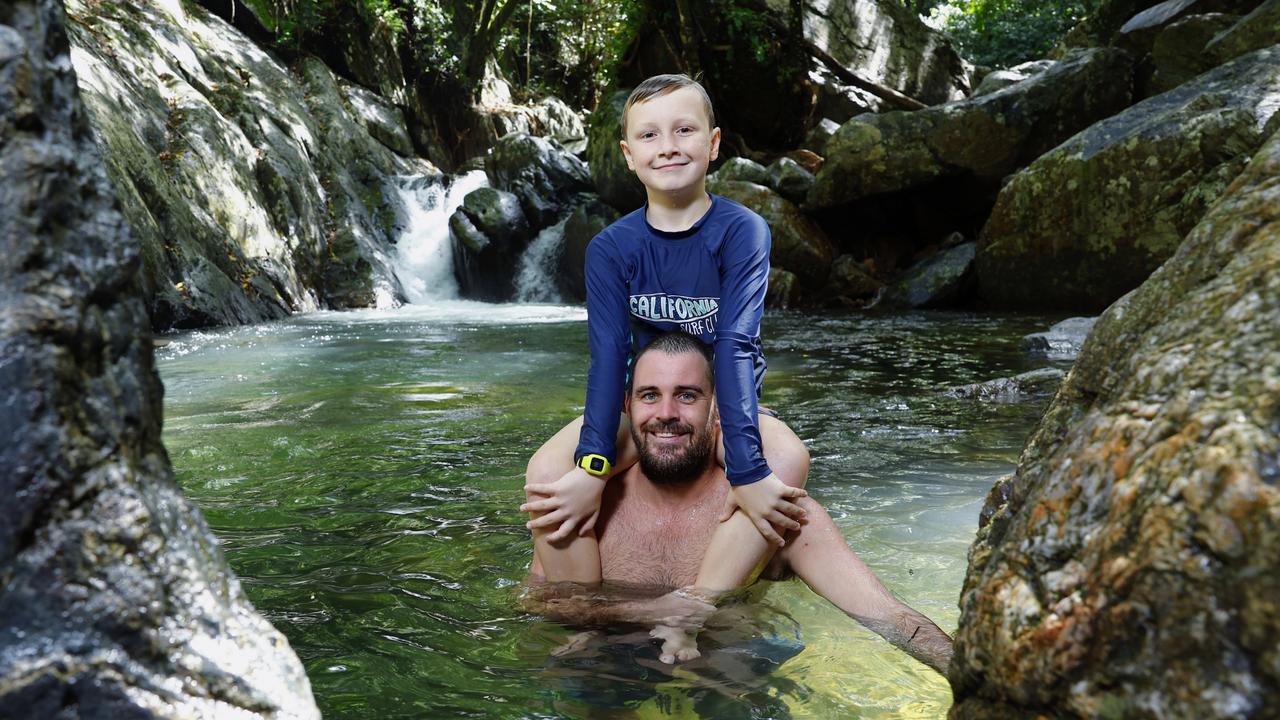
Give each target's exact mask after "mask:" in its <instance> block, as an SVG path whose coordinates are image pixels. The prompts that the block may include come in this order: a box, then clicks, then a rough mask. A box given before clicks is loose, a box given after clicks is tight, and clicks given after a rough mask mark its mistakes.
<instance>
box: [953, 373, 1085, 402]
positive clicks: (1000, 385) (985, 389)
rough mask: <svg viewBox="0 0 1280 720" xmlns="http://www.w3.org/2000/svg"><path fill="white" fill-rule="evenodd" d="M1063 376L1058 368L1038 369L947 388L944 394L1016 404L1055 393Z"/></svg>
mask: <svg viewBox="0 0 1280 720" xmlns="http://www.w3.org/2000/svg"><path fill="white" fill-rule="evenodd" d="M1065 375H1066V373H1065V372H1063V371H1061V370H1059V369H1058V368H1039V369H1037V370H1032V371H1030V372H1025V373H1021V374H1019V375H1014V376H1013V377H1007V378H997V379H995V380H988V381H986V382H980V383H975V384H973V385H960V386H958V387H953V388H949V389H948V390H947V391H946V394H947V395H950V396H951V397H958V398H965V399H968V400H989V401H994V402H1017V401H1020V400H1025V399H1026V398H1027V396H1030V395H1046V394H1049V393H1053V392H1055V391H1057V389H1058V385H1060V384H1061V383H1062V378H1063V377H1064V376H1065Z"/></svg>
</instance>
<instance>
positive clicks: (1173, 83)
mask: <svg viewBox="0 0 1280 720" xmlns="http://www.w3.org/2000/svg"><path fill="white" fill-rule="evenodd" d="M1239 19H1240V18H1239V17H1238V16H1235V15H1224V14H1222V13H1207V14H1204V15H1189V16H1187V17H1184V18H1182V19H1181V20H1178V21H1177V22H1175V23H1173V24H1171V25H1169V26H1168V27H1166V28H1164V29H1163V30H1161V31H1160V34H1159V35H1157V36H1156V40H1155V43H1154V44H1153V45H1152V46H1151V57H1150V63H1151V66H1152V67H1151V79H1150V80H1149V81H1147V83H1146V84H1145V86H1144V87H1143V88H1142V89H1141V92H1140V94H1141V96H1142V97H1151V96H1152V95H1159V94H1160V93H1163V92H1168V91H1169V90H1172V89H1174V88H1176V87H1178V86H1179V85H1181V84H1182V83H1184V82H1187V81H1188V80H1191V79H1192V78H1194V77H1196V76H1197V75H1199V74H1201V73H1203V72H1205V71H1206V70H1209V69H1211V68H1213V67H1214V66H1215V65H1219V64H1221V63H1219V62H1217V61H1215V59H1214V58H1213V56H1212V55H1211V54H1210V53H1207V52H1205V45H1206V44H1208V42H1209V41H1210V40H1212V39H1213V38H1214V37H1215V36H1216V35H1218V34H1219V33H1221V32H1223V31H1225V30H1228V29H1230V28H1231V27H1232V26H1234V25H1235V23H1236V21H1238V20H1239Z"/></svg>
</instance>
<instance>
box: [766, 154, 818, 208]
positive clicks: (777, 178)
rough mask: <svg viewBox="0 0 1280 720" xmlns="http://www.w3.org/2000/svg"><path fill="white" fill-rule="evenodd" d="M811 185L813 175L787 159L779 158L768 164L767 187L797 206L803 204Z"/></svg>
mask: <svg viewBox="0 0 1280 720" xmlns="http://www.w3.org/2000/svg"><path fill="white" fill-rule="evenodd" d="M813 183H814V177H813V173H811V172H809V171H808V170H806V169H804V167H802V166H801V165H800V163H798V162H796V161H795V160H792V159H791V158H789V157H780V158H778V159H777V160H774V161H773V162H772V163H770V164H769V186H770V187H772V188H773V189H774V190H777V191H778V194H779V195H781V196H782V197H784V198H786V199H788V200H790V201H791V202H793V203H796V204H797V205H798V204H800V203H803V202H804V199H805V197H806V196H807V195H808V194H809V189H810V188H812V187H813Z"/></svg>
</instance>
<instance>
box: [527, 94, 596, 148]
mask: <svg viewBox="0 0 1280 720" xmlns="http://www.w3.org/2000/svg"><path fill="white" fill-rule="evenodd" d="M534 108H535V112H536V116H537V118H538V130H539V131H540V133H541V134H542V135H545V136H547V137H549V138H551V139H552V140H555V141H556V142H558V143H560V144H561V145H564V146H565V147H566V148H568V146H569V145H570V144H571V143H574V142H578V141H585V140H586V138H587V129H586V126H585V125H583V124H582V117H581V116H580V115H579V114H578V113H577V112H575V111H574V109H573V108H571V107H569V106H568V105H567V104H566V103H565V102H564V101H563V100H561V99H560V98H557V97H545V98H543V99H541V100H539V101H538V103H537V105H535V106H534Z"/></svg>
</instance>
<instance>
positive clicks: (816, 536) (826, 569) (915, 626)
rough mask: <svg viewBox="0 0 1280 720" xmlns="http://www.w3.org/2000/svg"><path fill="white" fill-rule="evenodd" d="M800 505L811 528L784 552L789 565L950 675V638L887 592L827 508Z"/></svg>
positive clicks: (801, 501)
mask: <svg viewBox="0 0 1280 720" xmlns="http://www.w3.org/2000/svg"><path fill="white" fill-rule="evenodd" d="M797 504H799V505H800V506H801V507H803V508H804V509H805V510H806V511H807V512H808V522H807V523H805V524H804V525H803V526H802V527H801V529H800V531H799V532H798V533H797V534H796V536H795V539H794V540H792V541H791V542H790V543H788V545H787V547H786V548H784V549H783V550H782V551H781V552H782V558H783V560H785V561H786V563H787V565H788V566H789V567H790V568H791V569H792V570H793V571H795V573H796V575H799V576H800V579H801V580H804V582H805V584H806V585H808V586H809V587H810V588H811V589H812V590H813V591H814V592H816V593H818V594H819V595H821V596H822V597H824V598H826V599H827V600H829V601H831V604H833V605H835V606H836V607H838V608H840V609H841V610H843V611H844V612H845V614H847V615H848V616H849V617H852V618H853V619H854V620H857V621H858V622H860V623H862V624H863V625H865V626H866V627H867V629H869V630H872V631H873V632H875V633H877V634H879V635H880V636H881V637H883V638H884V639H885V640H888V641H889V642H890V643H892V644H893V645H895V646H896V647H898V648H899V649H901V650H902V651H903V652H905V653H907V654H908V655H910V656H911V657H913V658H915V659H917V660H919V661H920V662H922V663H924V664H925V665H928V666H929V667H931V668H933V669H934V670H937V671H938V672H939V673H941V674H943V675H946V674H947V665H948V664H950V662H951V652H952V649H951V638H950V637H948V636H947V634H946V633H944V632H942V629H941V628H939V627H938V626H937V625H935V624H934V622H933V621H932V620H930V619H929V618H927V617H925V616H924V615H922V614H920V613H919V612H917V611H916V610H914V609H912V608H911V607H909V606H907V605H906V604H904V603H903V602H902V601H901V600H899V599H897V598H896V597H894V596H893V593H890V592H889V590H888V589H887V588H886V587H885V586H884V584H883V583H881V582H880V579H879V578H877V577H876V575H875V573H873V572H871V569H870V568H868V567H867V566H866V563H864V562H862V559H861V558H859V557H858V556H857V554H856V553H854V552H853V550H851V549H850V548H849V545H848V543H846V542H845V539H844V535H843V534H841V532H840V528H838V527H836V524H835V522H833V521H832V520H831V516H830V515H829V514H827V511H826V509H825V508H823V507H822V506H821V505H819V504H818V503H816V502H814V501H813V499H811V498H800V499H799V500H797Z"/></svg>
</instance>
